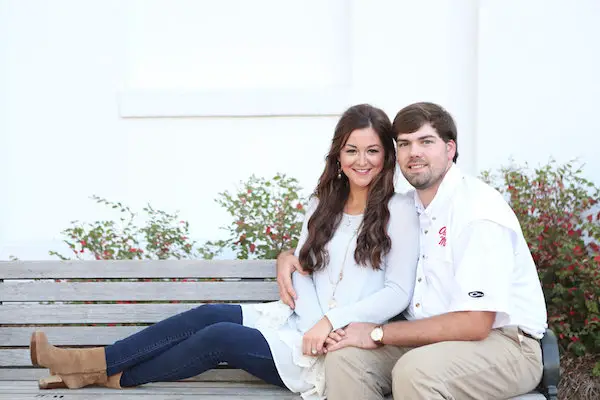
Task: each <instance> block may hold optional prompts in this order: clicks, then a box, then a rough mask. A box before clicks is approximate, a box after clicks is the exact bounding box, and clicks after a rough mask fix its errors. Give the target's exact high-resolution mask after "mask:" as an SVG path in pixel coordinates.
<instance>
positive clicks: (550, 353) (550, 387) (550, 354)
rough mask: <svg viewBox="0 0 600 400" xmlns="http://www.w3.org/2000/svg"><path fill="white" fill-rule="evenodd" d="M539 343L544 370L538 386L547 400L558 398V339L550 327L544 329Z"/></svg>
mask: <svg viewBox="0 0 600 400" xmlns="http://www.w3.org/2000/svg"><path fill="white" fill-rule="evenodd" d="M541 345H542V359H543V361H544V372H543V375H542V382H541V383H540V386H541V389H542V391H543V393H544V394H545V395H546V397H547V398H548V399H549V400H556V399H557V398H558V383H559V381H560V353H559V350H558V339H557V338H556V335H555V334H554V332H552V330H551V329H546V333H545V334H544V337H543V338H542V340H541Z"/></svg>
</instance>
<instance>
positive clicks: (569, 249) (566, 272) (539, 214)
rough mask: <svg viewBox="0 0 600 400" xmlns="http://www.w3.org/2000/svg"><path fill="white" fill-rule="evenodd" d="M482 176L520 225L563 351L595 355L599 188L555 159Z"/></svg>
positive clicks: (599, 327) (599, 343)
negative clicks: (503, 197) (537, 164)
mask: <svg viewBox="0 0 600 400" xmlns="http://www.w3.org/2000/svg"><path fill="white" fill-rule="evenodd" d="M482 178H483V180H484V181H487V182H489V183H491V184H492V185H494V186H495V187H496V188H497V189H498V190H499V191H500V192H501V193H503V194H505V196H506V198H507V200H508V202H509V203H510V205H511V206H512V208H513V210H514V211H515V214H516V215H517V218H518V219H519V221H520V223H521V227H522V229H523V233H524V235H525V239H526V240H527V242H528V244H529V248H530V249H531V253H532V256H533V259H534V260H535V263H536V265H537V268H538V273H539V276H540V280H541V282H542V286H543V290H544V295H545V297H546V303H547V306H548V319H549V325H550V328H551V329H552V330H553V331H554V332H555V333H556V334H557V336H558V338H559V343H560V346H561V348H562V350H563V351H569V352H571V353H572V354H574V355H578V356H579V355H584V354H598V353H600V311H599V308H600V209H599V207H598V206H599V204H598V201H599V199H600V189H599V188H597V187H596V186H595V185H594V184H593V183H592V182H590V181H588V180H587V179H585V178H584V177H583V176H582V170H581V168H578V167H575V166H574V165H573V164H572V163H567V164H564V165H559V164H557V163H556V162H555V161H551V162H550V163H549V164H548V165H546V166H543V167H540V168H537V169H534V170H530V169H528V167H527V166H525V167H519V166H514V165H513V166H510V167H506V168H502V169H501V170H500V176H493V175H491V174H490V173H489V172H486V173H484V174H483V175H482Z"/></svg>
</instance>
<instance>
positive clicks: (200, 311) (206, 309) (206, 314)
mask: <svg viewBox="0 0 600 400" xmlns="http://www.w3.org/2000/svg"><path fill="white" fill-rule="evenodd" d="M188 313H189V316H191V317H193V318H198V319H202V320H203V321H204V322H205V324H206V325H212V324H217V323H219V322H234V323H241V321H242V310H241V307H240V306H238V305H235V304H203V305H201V306H198V307H196V308H193V309H191V310H189V311H188Z"/></svg>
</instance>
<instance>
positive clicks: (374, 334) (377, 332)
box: [371, 327, 383, 342]
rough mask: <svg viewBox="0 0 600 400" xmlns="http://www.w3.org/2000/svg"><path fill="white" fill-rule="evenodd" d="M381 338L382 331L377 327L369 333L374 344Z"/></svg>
mask: <svg viewBox="0 0 600 400" xmlns="http://www.w3.org/2000/svg"><path fill="white" fill-rule="evenodd" d="M382 337H383V329H381V328H380V327H377V328H375V329H373V330H372V331H371V339H373V341H375V342H379V341H380V340H381V338H382Z"/></svg>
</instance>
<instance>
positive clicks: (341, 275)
mask: <svg viewBox="0 0 600 400" xmlns="http://www.w3.org/2000/svg"><path fill="white" fill-rule="evenodd" d="M351 224H352V221H351V219H350V217H348V219H347V221H346V222H345V224H344V226H345V227H346V228H349V227H350V225H351ZM357 232H358V228H355V229H354V230H353V233H352V236H350V240H348V244H347V245H346V251H345V252H344V260H343V261H342V265H341V267H340V273H339V274H338V276H337V280H336V281H335V282H333V281H332V279H331V275H330V273H329V270H327V278H328V279H329V283H330V284H331V286H332V288H333V291H332V293H331V298H330V299H329V303H328V306H329V309H330V310H331V309H332V308H335V307H337V301H336V299H335V292H336V291H337V288H338V285H339V284H340V282H341V281H342V279H344V267H345V266H346V258H347V257H348V250H349V249H350V244H352V240H354V237H355V236H356V233H357Z"/></svg>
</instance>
